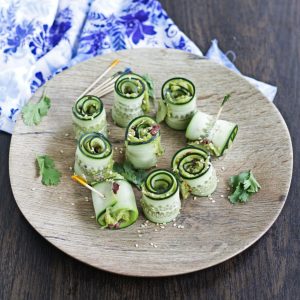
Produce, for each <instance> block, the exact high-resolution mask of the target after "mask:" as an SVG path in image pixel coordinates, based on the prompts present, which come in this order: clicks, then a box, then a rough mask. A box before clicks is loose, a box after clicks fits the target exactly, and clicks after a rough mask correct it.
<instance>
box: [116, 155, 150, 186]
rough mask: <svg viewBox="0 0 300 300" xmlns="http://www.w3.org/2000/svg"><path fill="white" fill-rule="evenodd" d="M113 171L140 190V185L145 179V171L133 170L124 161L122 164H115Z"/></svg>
mask: <svg viewBox="0 0 300 300" xmlns="http://www.w3.org/2000/svg"><path fill="white" fill-rule="evenodd" d="M113 170H114V171H115V172H117V173H119V174H120V175H122V176H123V177H124V178H125V179H126V180H127V181H129V182H131V183H133V184H134V185H135V186H136V187H137V188H138V189H141V186H142V183H143V182H144V180H145V179H146V177H147V172H146V171H145V170H137V169H135V168H134V167H133V165H132V164H131V163H130V162H128V161H125V162H124V163H123V164H121V163H118V162H115V163H114V167H113Z"/></svg>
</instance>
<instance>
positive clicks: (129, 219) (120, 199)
mask: <svg viewBox="0 0 300 300" xmlns="http://www.w3.org/2000/svg"><path fill="white" fill-rule="evenodd" d="M94 188H95V189H96V190H97V191H99V192H101V193H102V194H103V195H104V196H105V199H104V198H102V197H100V196H99V195H98V194H96V193H95V192H92V199H93V205H94V210H95V214H96V220H97V222H98V224H99V225H100V227H102V228H109V229H121V228H125V227H127V226H130V225H131V224H133V223H134V222H135V221H136V219H137V218H138V210H137V206H136V200H135V196H134V193H133V190H132V187H131V185H130V184H129V183H128V182H127V181H125V180H116V181H114V182H112V181H103V182H100V183H97V184H96V185H94Z"/></svg>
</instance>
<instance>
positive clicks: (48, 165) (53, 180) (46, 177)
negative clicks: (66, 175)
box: [36, 155, 61, 185]
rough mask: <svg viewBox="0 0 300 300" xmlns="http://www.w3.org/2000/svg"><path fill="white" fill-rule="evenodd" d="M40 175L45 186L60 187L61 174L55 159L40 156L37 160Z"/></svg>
mask: <svg viewBox="0 0 300 300" xmlns="http://www.w3.org/2000/svg"><path fill="white" fill-rule="evenodd" d="M36 161H37V163H38V167H39V174H40V176H42V183H43V184H44V185H58V184H59V182H60V177H61V173H60V172H59V171H58V170H57V169H56V168H55V164H54V161H53V159H52V158H51V157H50V156H48V155H39V156H37V158H36Z"/></svg>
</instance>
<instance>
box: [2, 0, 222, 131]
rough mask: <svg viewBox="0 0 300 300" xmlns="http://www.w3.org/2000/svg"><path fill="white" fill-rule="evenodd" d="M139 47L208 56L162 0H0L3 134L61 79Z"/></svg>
mask: <svg viewBox="0 0 300 300" xmlns="http://www.w3.org/2000/svg"><path fill="white" fill-rule="evenodd" d="M137 47H164V48H175V49H180V50H184V51H188V52H192V53H194V54H198V55H202V53H201V51H200V50H199V48H197V46H196V45H195V44H194V43H193V42H191V41H190V40H189V39H188V38H187V37H186V35H185V34H183V33H182V32H181V31H180V30H179V29H178V27H177V26H176V25H175V24H174V22H173V21H172V20H171V19H170V18H169V17H168V15H167V14H166V12H165V11H164V10H163V9H162V7H161V4H160V3H159V2H158V1H156V0H81V1H72V0H43V1H41V0H0V130H3V131H7V132H10V133H11V132H12V131H13V127H14V124H15V120H16V116H17V115H18V114H19V113H20V111H21V109H22V107H23V105H24V104H25V103H26V101H27V100H28V99H29V98H30V96H31V95H32V94H33V93H34V92H35V91H36V90H37V88H39V87H40V86H41V85H43V84H44V83H45V82H46V81H47V80H49V79H50V78H52V77H53V76H54V75H55V74H57V73H59V72H61V71H62V70H64V69H66V68H68V67H70V66H72V65H74V64H76V63H79V62H81V61H84V60H86V59H88V58H91V57H94V56H97V55H102V54H106V53H109V52H111V51H118V50H123V49H130V48H137ZM220 53H221V52H220ZM221 62H222V61H221Z"/></svg>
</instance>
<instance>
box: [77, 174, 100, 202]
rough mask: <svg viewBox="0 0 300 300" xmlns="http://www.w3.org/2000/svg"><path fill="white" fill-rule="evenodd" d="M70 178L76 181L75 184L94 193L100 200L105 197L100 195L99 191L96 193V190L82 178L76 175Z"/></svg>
mask: <svg viewBox="0 0 300 300" xmlns="http://www.w3.org/2000/svg"><path fill="white" fill-rule="evenodd" d="M71 178H72V179H73V180H74V181H76V182H78V183H80V184H81V185H83V186H85V187H86V188H88V189H89V190H91V191H92V192H95V193H96V194H97V195H99V196H100V197H101V198H103V199H105V196H104V195H103V194H102V193H100V192H99V191H97V190H96V189H94V188H93V187H91V186H90V185H89V184H88V183H87V182H86V181H85V180H84V179H83V178H82V177H80V176H78V175H72V176H71Z"/></svg>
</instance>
